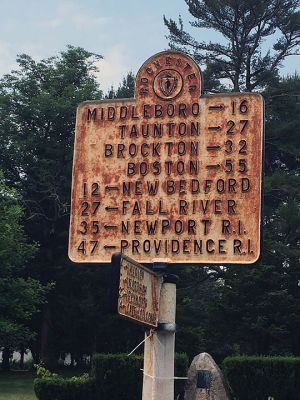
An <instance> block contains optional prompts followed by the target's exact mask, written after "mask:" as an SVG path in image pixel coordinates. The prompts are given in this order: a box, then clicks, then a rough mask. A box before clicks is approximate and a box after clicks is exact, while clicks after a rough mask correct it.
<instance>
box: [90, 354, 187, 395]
mask: <svg viewBox="0 0 300 400" xmlns="http://www.w3.org/2000/svg"><path fill="white" fill-rule="evenodd" d="M187 363H188V361H187V357H186V355H185V354H178V353H177V354H175V375H176V376H186V373H187V367H188V365H187ZM142 368H143V357H142V356H139V355H131V356H128V355H127V354H95V355H94V356H93V359H92V375H93V376H94V377H95V378H96V383H97V388H98V390H99V395H100V398H101V399H103V400H117V399H120V398H122V399H124V400H138V399H140V398H141V393H142V381H143V374H142V372H141V371H140V370H141V369H142ZM120 377H122V379H120ZM116 382H117V383H118V384H117V385H116ZM182 392H183V385H182V382H179V384H178V382H176V383H175V398H176V396H177V395H180V393H181V394H182ZM124 396H126V397H124Z"/></svg>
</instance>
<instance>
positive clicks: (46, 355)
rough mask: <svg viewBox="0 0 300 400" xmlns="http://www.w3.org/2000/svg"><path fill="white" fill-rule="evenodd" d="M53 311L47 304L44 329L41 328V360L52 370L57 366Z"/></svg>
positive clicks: (43, 322)
mask: <svg viewBox="0 0 300 400" xmlns="http://www.w3.org/2000/svg"><path fill="white" fill-rule="evenodd" d="M51 331H52V323H51V312H50V308H49V306H48V305H46V306H45V308H44V312H43V317H42V330H41V353H40V355H41V362H42V363H43V364H44V365H45V367H46V368H48V369H50V370H52V369H53V368H54V367H55V366H56V359H55V356H54V354H53V352H52V351H51V350H52V346H51Z"/></svg>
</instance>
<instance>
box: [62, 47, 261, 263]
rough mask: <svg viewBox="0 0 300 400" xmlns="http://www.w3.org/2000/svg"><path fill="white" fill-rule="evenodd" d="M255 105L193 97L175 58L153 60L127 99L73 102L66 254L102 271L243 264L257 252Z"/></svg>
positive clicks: (191, 69)
mask: <svg viewBox="0 0 300 400" xmlns="http://www.w3.org/2000/svg"><path fill="white" fill-rule="evenodd" d="M262 145H263V101H262V98H261V96H259V95H257V94H252V93H226V94H216V95H207V96H201V74H200V70H199V68H198V66H197V65H196V64H195V62H194V61H193V60H192V59H191V58H189V57H188V56H186V55H185V54H183V53H178V52H173V51H168V52H162V53H159V54H157V55H155V56H153V57H152V58H150V59H149V60H148V61H146V62H145V63H144V65H143V66H142V67H141V69H140V70H139V72H138V74H137V78H136V89H135V98H133V99H122V100H117V99H114V100H101V101H88V102H85V103H82V104H81V105H80V106H79V108H78V113H77V123H76V138H75V153H74V165H73V188H72V211H71V227H70V246H69V254H70V257H71V259H72V260H74V261H76V262H110V259H111V255H112V253H114V252H121V253H124V254H127V255H128V256H133V257H134V259H135V260H137V261H139V262H144V263H146V262H152V261H153V260H160V261H165V262H173V263H174V262H175V263H176V262H178V263H252V262H254V261H256V260H257V258H258V257H259V252H260V219H261V211H260V210H261V208H260V203H261V176H262Z"/></svg>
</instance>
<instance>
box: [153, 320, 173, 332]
mask: <svg viewBox="0 0 300 400" xmlns="http://www.w3.org/2000/svg"><path fill="white" fill-rule="evenodd" d="M156 330H157V331H160V332H166V333H167V332H168V333H175V332H176V330H177V325H176V324H173V323H171V322H169V323H165V322H160V323H159V324H158V327H157V328H156Z"/></svg>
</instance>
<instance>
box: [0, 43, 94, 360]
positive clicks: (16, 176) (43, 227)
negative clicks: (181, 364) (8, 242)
mask: <svg viewBox="0 0 300 400" xmlns="http://www.w3.org/2000/svg"><path fill="white" fill-rule="evenodd" d="M96 58H97V57H96V56H94V55H93V54H91V53H89V52H87V51H85V50H83V49H82V48H75V47H71V46H69V47H68V48H67V50H66V51H64V52H62V53H61V54H60V55H59V56H56V57H51V58H48V59H46V60H41V61H38V62H36V61H34V60H33V59H32V58H31V57H30V56H28V55H21V56H19V57H18V58H17V63H18V67H19V68H18V70H16V71H12V72H11V74H8V75H5V76H4V77H3V78H2V79H1V81H0V138H1V143H2V145H1V147H0V164H1V166H2V168H3V169H4V170H5V172H6V176H7V178H8V180H9V182H10V183H11V184H12V185H14V186H15V187H18V188H19V191H20V192H21V194H22V196H23V199H24V200H23V202H24V208H25V216H26V220H25V222H26V226H25V228H26V231H27V233H28V235H29V236H30V237H31V238H32V239H33V240H34V241H38V242H39V244H40V251H39V253H38V254H37V256H36V257H35V259H34V260H32V261H31V263H30V265H28V266H27V269H26V273H27V275H28V276H31V277H33V278H35V279H38V280H40V281H42V282H44V283H47V282H50V281H53V282H56V286H55V290H53V291H52V293H51V294H50V295H49V296H48V304H47V305H45V306H44V307H43V310H42V314H41V315H39V316H37V317H35V318H33V319H32V328H33V329H34V330H36V331H38V333H39V339H40V340H39V342H35V343H34V342H32V344H31V350H32V352H33V355H34V357H35V359H36V361H37V360H38V359H39V358H40V357H42V358H43V359H44V360H45V361H46V362H50V361H51V359H53V357H58V354H57V355H55V354H54V353H55V352H56V351H57V353H59V351H60V350H61V349H60V348H59V349H57V350H56V349H55V346H56V343H55V341H56V332H57V331H56V329H55V326H53V324H56V323H60V321H61V320H62V319H63V318H64V316H63V315H62V314H61V313H60V311H59V304H57V300H59V301H62V302H63V301H64V300H65V299H66V296H67V294H66V293H65V291H64V283H63V282H61V281H60V280H61V279H64V280H65V281H64V282H68V281H69V280H70V279H71V278H70V275H71V274H73V270H72V271H71V270H70V269H69V270H68V272H67V271H66V269H67V268H66V266H67V265H70V262H69V261H68V260H67V251H66V249H67V242H68V224H69V208H70V191H71V190H70V186H71V164H72V153H73V139H74V127H75V113H76V107H77V106H78V104H79V103H81V102H82V101H84V100H87V99H95V98H101V96H102V93H101V91H100V90H99V87H98V84H97V82H96V79H95V76H94V74H93V73H94V71H95V66H94V61H95V59H96ZM10 248H11V249H13V246H11V247H10ZM12 251H13V250H12ZM60 290H61V291H60ZM37 293H38V292H37ZM62 298H64V300H63V299H62ZM69 312H71V311H70V310H69ZM70 334H71V335H72V334H74V331H72V332H70ZM57 339H58V338H57Z"/></svg>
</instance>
